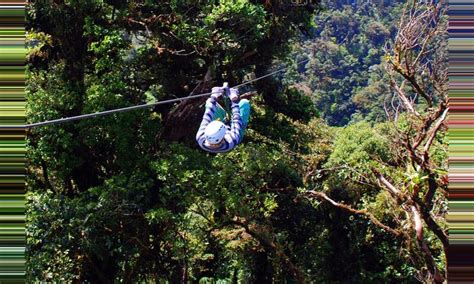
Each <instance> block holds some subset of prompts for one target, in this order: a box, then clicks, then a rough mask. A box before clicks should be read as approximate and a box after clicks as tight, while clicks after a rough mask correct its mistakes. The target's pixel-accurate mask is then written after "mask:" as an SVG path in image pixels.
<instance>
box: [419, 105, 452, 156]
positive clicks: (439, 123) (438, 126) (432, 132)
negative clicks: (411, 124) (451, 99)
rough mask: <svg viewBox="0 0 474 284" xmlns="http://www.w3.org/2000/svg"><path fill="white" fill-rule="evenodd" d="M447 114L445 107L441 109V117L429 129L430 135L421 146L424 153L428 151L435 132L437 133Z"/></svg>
mask: <svg viewBox="0 0 474 284" xmlns="http://www.w3.org/2000/svg"><path fill="white" fill-rule="evenodd" d="M447 114H448V109H447V108H446V109H445V110H444V111H443V114H442V115H441V117H440V118H439V119H438V121H437V122H436V124H435V125H434V127H433V128H432V129H431V133H430V136H429V137H428V140H427V141H426V144H425V147H424V148H423V152H424V153H425V155H427V153H428V151H429V149H430V147H431V144H432V143H433V140H434V138H435V137H436V133H438V130H439V128H440V127H441V125H443V123H444V121H445V119H446V115H447Z"/></svg>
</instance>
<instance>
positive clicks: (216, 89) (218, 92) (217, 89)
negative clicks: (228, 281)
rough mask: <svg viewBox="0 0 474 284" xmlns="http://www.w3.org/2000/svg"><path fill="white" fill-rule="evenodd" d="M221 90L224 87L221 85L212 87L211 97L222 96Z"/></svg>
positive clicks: (222, 90)
mask: <svg viewBox="0 0 474 284" xmlns="http://www.w3.org/2000/svg"><path fill="white" fill-rule="evenodd" d="M223 92H224V89H223V88H222V87H213V88H212V94H211V97H212V98H213V99H216V100H217V99H218V98H219V97H220V96H222V93H223Z"/></svg>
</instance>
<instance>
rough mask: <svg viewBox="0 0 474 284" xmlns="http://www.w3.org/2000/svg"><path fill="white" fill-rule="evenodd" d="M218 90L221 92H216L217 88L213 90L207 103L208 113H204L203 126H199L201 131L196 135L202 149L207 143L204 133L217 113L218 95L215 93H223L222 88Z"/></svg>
mask: <svg viewBox="0 0 474 284" xmlns="http://www.w3.org/2000/svg"><path fill="white" fill-rule="evenodd" d="M218 89H219V90H215V88H212V92H213V94H212V95H211V97H210V98H209V99H207V101H206V111H205V112H204V115H203V116H202V121H201V125H200V126H199V130H198V132H197V133H196V141H197V143H198V144H199V145H200V146H201V147H202V145H203V144H204V142H205V141H206V137H205V136H204V131H205V130H206V127H207V126H208V125H209V123H211V121H212V117H213V116H214V112H215V111H216V105H217V98H218V95H217V94H214V93H217V92H221V88H218Z"/></svg>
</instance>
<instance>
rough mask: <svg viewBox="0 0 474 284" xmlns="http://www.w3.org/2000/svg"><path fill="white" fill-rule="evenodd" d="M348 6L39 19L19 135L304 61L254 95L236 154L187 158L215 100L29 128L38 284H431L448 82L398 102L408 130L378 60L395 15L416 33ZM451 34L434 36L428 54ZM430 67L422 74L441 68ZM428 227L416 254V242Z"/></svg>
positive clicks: (95, 7)
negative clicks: (425, 95)
mask: <svg viewBox="0 0 474 284" xmlns="http://www.w3.org/2000/svg"><path fill="white" fill-rule="evenodd" d="M198 2H199V3H198ZM345 2H346V1H336V2H334V4H332V5H326V6H324V7H323V8H324V9H322V10H320V9H321V7H320V4H319V3H317V2H315V1H311V2H307V3H306V4H305V5H295V4H294V1H248V0H237V1H177V0H170V1H155V2H154V1H145V2H141V1H138V2H134V1H121V0H110V1H105V2H102V1H94V0H60V1H52V2H47V1H38V2H32V3H30V4H29V6H28V20H29V21H28V23H29V26H28V28H29V35H28V47H29V53H28V63H29V66H28V88H27V96H28V119H29V122H37V121H43V120H48V119H54V118H58V117H65V116H73V115H78V114H81V113H91V112H95V111H101V110H106V109H112V108H118V107H124V106H129V105H136V104H140V103H146V102H152V101H155V100H164V99H170V98H175V97H183V96H186V95H188V94H189V93H199V92H205V91H208V90H209V88H210V87H212V86H214V85H220V84H222V83H223V81H224V80H225V81H229V82H230V84H231V85H235V84H237V83H239V82H242V81H243V80H245V79H248V78H251V77H252V76H259V75H262V74H265V73H267V72H269V71H271V70H273V69H272V68H274V67H281V66H282V63H283V62H290V63H289V64H291V61H292V60H294V58H297V59H298V60H299V59H302V58H306V57H307V58H309V59H310V61H309V63H308V64H307V65H306V66H305V67H304V68H303V67H302V66H297V67H295V68H294V69H293V70H290V71H289V72H287V73H285V74H284V75H280V76H275V77H274V78H266V79H264V80H261V81H258V82H257V83H256V84H254V85H253V86H252V87H250V88H249V87H248V89H243V90H242V91H252V94H251V95H250V100H251V104H252V115H251V120H250V125H249V129H248V131H247V134H246V136H245V139H244V142H243V143H242V145H239V146H238V147H237V148H236V149H235V150H233V151H232V152H230V153H228V154H218V155H211V154H208V153H205V152H203V151H202V150H200V149H198V147H197V145H196V143H195V142H194V137H195V133H196V130H197V127H198V125H199V122H200V118H201V117H202V112H203V108H202V104H203V102H204V100H205V99H206V98H203V99H197V100H189V101H185V102H181V103H177V104H169V105H161V106H159V107H155V108H154V109H145V110H137V111H131V112H126V113H121V114H115V115H110V116H104V117H100V118H93V119H87V120H80V121H75V122H71V123H67V124H61V125H57V126H45V127H41V128H37V129H33V130H31V131H30V132H29V136H28V160H29V168H28V170H29V179H28V186H29V193H28V230H27V232H28V265H29V267H28V277H29V280H30V281H67V282H75V283H79V282H80V283H82V282H90V283H115V282H118V283H120V282H123V283H137V282H140V281H144V282H150V283H158V282H159V283H161V282H168V283H190V282H192V283H198V282H199V283H214V282H220V283H273V282H275V283H295V282H297V283H304V282H314V283H320V282H321V283H327V282H356V283H360V282H363V283H377V282H387V279H391V281H396V282H416V281H417V280H419V281H431V280H432V279H434V280H436V281H438V282H439V277H438V276H439V275H438V274H440V273H439V272H440V271H441V274H442V272H444V269H445V263H444V251H445V250H444V247H443V233H444V231H443V230H444V226H445V225H444V218H445V217H444V214H445V211H446V204H445V203H446V202H445V197H444V195H443V194H442V193H443V190H444V186H445V183H444V179H445V172H444V171H443V169H445V168H446V162H445V161H446V151H445V149H446V139H445V137H444V132H443V127H442V122H443V121H442V119H444V117H443V116H442V114H443V111H444V108H442V106H443V104H444V100H443V95H444V94H445V93H444V91H443V90H442V86H444V85H443V84H445V82H444V81H442V79H440V78H438V79H439V82H438V83H439V84H426V85H423V90H426V91H427V92H430V91H431V90H433V89H436V90H438V91H436V92H433V95H429V96H432V97H433V100H432V102H431V108H426V107H425V106H426V105H427V104H428V103H427V102H425V101H421V100H420V101H417V100H415V99H412V98H413V95H407V96H408V97H409V98H410V99H411V100H410V102H411V103H412V104H414V106H415V108H416V109H417V110H418V111H417V115H414V114H413V113H412V112H410V111H409V110H410V108H409V107H407V110H404V109H402V107H401V105H402V103H400V101H403V97H402V95H399V97H400V99H397V100H396V103H395V104H394V102H393V101H394V100H395V98H394V97H393V95H392V89H391V88H390V86H391V85H392V86H394V87H397V86H398V85H397V84H398V83H400V82H401V80H403V78H404V77H403V74H402V73H403V71H404V70H398V69H396V66H400V64H399V63H400V62H398V64H399V65H396V64H397V62H396V61H390V60H388V61H387V60H384V58H389V59H390V58H392V59H393V58H397V57H396V54H397V52H400V50H402V49H403V45H401V44H399V45H397V43H398V38H399V37H397V33H398V32H399V31H398V30H397V23H398V21H399V17H397V16H396V15H397V14H396V13H393V11H400V13H399V14H398V15H399V16H400V17H404V16H405V17H408V16H407V15H406V14H402V13H401V11H402V5H398V4H397V5H394V6H388V7H386V9H388V10H383V8H381V7H379V6H375V5H373V4H370V3H363V4H354V5H352V6H350V5H346V3H345ZM309 3H311V4H309ZM420 5H421V6H420V7H415V8H413V9H415V10H419V11H420V13H422V12H423V11H432V10H433V9H434V8H432V7H431V6H430V5H428V4H424V3H423V4H420ZM433 11H434V10H433ZM439 13H441V12H439ZM413 15H416V13H414V14H413ZM406 22H410V21H406ZM443 28H444V27H443V26H442V25H441V24H440V25H439V28H438V26H433V27H431V29H439V30H440V32H439V35H438V34H433V42H434V44H435V45H436V42H438V43H439V42H443V40H444V39H443V38H442V36H443V34H442V32H443ZM426 31H430V29H426ZM390 40H392V41H393V46H394V47H393V48H392V49H388V50H384V49H383V47H384V46H385V43H386V42H387V41H390ZM430 44H431V42H430ZM397 46H398V47H397ZM397 48H398V49H397ZM436 48H437V51H438V52H442V51H443V50H444V49H443V45H441V44H437V45H436ZM404 51H407V50H406V49H405V50H404ZM411 52H413V54H415V55H416V52H418V50H416V49H413V50H411ZM433 52H434V51H433ZM296 54H299V55H298V56H295V55H296ZM301 54H303V55H301ZM305 56H306V57H305ZM423 56H424V57H423V58H426V59H424V60H425V61H423V63H424V64H428V63H429V62H430V60H431V59H432V58H433V53H426V54H424V55H423ZM412 62H413V61H412ZM390 64H392V65H390ZM438 65H439V64H438ZM389 66H395V67H394V68H393V69H390V68H389ZM406 66H409V64H407V65H406ZM439 66H442V65H439ZM419 71H420V70H418V69H417V70H414V73H415V74H418V73H416V72H419ZM397 72H398V73H397ZM419 73H420V72H419ZM420 74H421V73H420ZM438 75H439V74H438ZM410 76H411V75H410ZM417 76H418V75H417ZM413 78H414V79H413V80H414V81H415V82H416V80H418V79H419V77H416V76H415V75H414V76H413ZM424 79H426V78H424ZM413 80H412V81H413ZM392 81H393V82H392ZM412 81H409V82H412ZM403 84H405V83H403ZM440 86H441V87H440ZM399 89H400V91H401V92H407V93H408V92H411V93H412V92H413V89H410V86H408V85H404V86H402V87H401V88H399ZM387 100H389V101H392V103H391V106H394V105H395V106H397V107H399V108H397V109H393V108H390V109H387V107H386V106H385V107H384V101H387ZM434 106H439V109H438V110H439V111H437V112H436V113H435V110H436V109H435V107H434ZM435 114H437V116H435ZM391 115H396V119H394V118H393V117H391ZM427 121H429V122H430V124H429V125H428V126H426V124H424V123H426V122H427ZM438 121H440V122H439V125H438ZM349 123H350V125H349V126H348V127H345V128H339V127H331V126H333V125H338V126H341V125H346V124H349ZM417 127H420V128H422V129H425V130H424V131H425V132H426V135H425V136H424V137H421V138H420V137H418V138H419V139H421V140H420V143H418V144H419V145H421V142H422V141H423V142H425V141H427V140H428V141H430V142H429V145H428V146H429V147H428V150H427V151H426V152H423V153H421V152H417V151H418V150H417V149H416V147H414V148H412V150H413V154H412V155H408V154H407V153H406V152H404V150H403V149H401V148H400V145H401V144H400V143H401V142H400V141H401V140H400V139H402V138H401V136H400V133H402V132H404V133H407V135H408V136H409V137H412V138H413V139H418V138H417V136H416V135H417V134H418V133H420V132H417V131H415V129H416V128H417ZM434 127H436V129H434ZM433 129H434V130H433ZM432 132H434V134H433V135H434V136H433V137H432V135H431V133H432ZM410 135H411V136H410ZM408 136H407V137H408ZM403 137H405V136H403ZM410 141H411V140H410ZM425 143H427V144H428V142H425ZM407 145H408V144H407ZM421 154H423V155H424V157H425V156H426V157H429V158H430V160H427V159H425V158H424V160H423V161H420V160H418V159H417V157H418V155H421ZM418 162H419V163H418ZM386 177H389V178H386ZM384 181H386V182H387V183H389V184H390V185H391V186H393V187H397V188H398V189H399V191H400V192H398V193H396V194H395V195H394V194H393V192H391V191H390V186H387V184H386V183H384ZM433 186H434V187H435V188H433ZM387 188H389V190H387ZM433 190H434V191H433ZM413 192H416V195H415V194H413ZM418 193H420V194H422V193H423V194H426V195H428V197H429V198H425V199H424V200H425V201H426V203H423V202H421V201H420V197H418ZM397 194H398V195H397ZM431 194H432V196H431ZM397 196H398V197H397ZM430 196H431V197H430ZM423 206H425V207H423ZM410 210H412V211H410ZM420 212H421V215H422V218H423V220H424V221H425V222H427V225H426V226H424V227H425V228H426V231H425V235H427V237H426V240H424V239H421V240H420V239H417V236H418V235H419V231H418V230H417V229H418V227H417V226H416V224H418V223H417V222H418V219H417V218H416V217H417V216H418V215H419V213H420ZM431 216H435V217H434V218H431V219H430V217H431ZM412 217H413V218H412ZM427 220H428V221H427ZM430 220H432V221H433V222H434V224H435V225H436V226H437V227H436V226H434V225H433V224H431V225H430V224H428V222H430ZM433 228H434V229H433ZM437 229H439V230H438V231H437ZM425 247H427V248H428V251H427V250H426V249H425ZM428 252H429V253H430V255H431V258H429V255H428ZM437 277H438V278H437Z"/></svg>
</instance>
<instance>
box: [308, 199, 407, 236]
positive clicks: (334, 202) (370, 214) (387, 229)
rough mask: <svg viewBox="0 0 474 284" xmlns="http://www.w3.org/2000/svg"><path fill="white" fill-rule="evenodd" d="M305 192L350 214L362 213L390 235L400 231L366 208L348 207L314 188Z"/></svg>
mask: <svg viewBox="0 0 474 284" xmlns="http://www.w3.org/2000/svg"><path fill="white" fill-rule="evenodd" d="M305 193H307V194H309V195H311V196H312V197H317V198H318V199H322V200H325V201H327V202H329V203H331V204H332V205H333V206H335V207H337V208H340V209H343V210H345V211H347V212H350V213H352V214H358V215H364V216H365V217H367V218H369V219H370V220H371V221H372V223H374V225H376V226H377V227H380V228H382V229H383V230H385V231H387V232H389V233H391V234H392V235H394V236H396V237H399V236H400V235H401V232H400V231H398V230H395V229H392V228H390V227H389V226H387V225H385V224H383V223H382V222H380V221H379V220H378V219H377V218H376V217H375V216H374V215H373V214H372V213H370V212H368V211H367V210H366V209H363V210H358V209H354V208H352V207H350V206H349V205H345V204H342V203H338V202H336V201H334V200H333V199H331V198H329V197H328V196H327V195H326V194H325V193H323V192H319V191H315V190H309V191H305Z"/></svg>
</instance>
